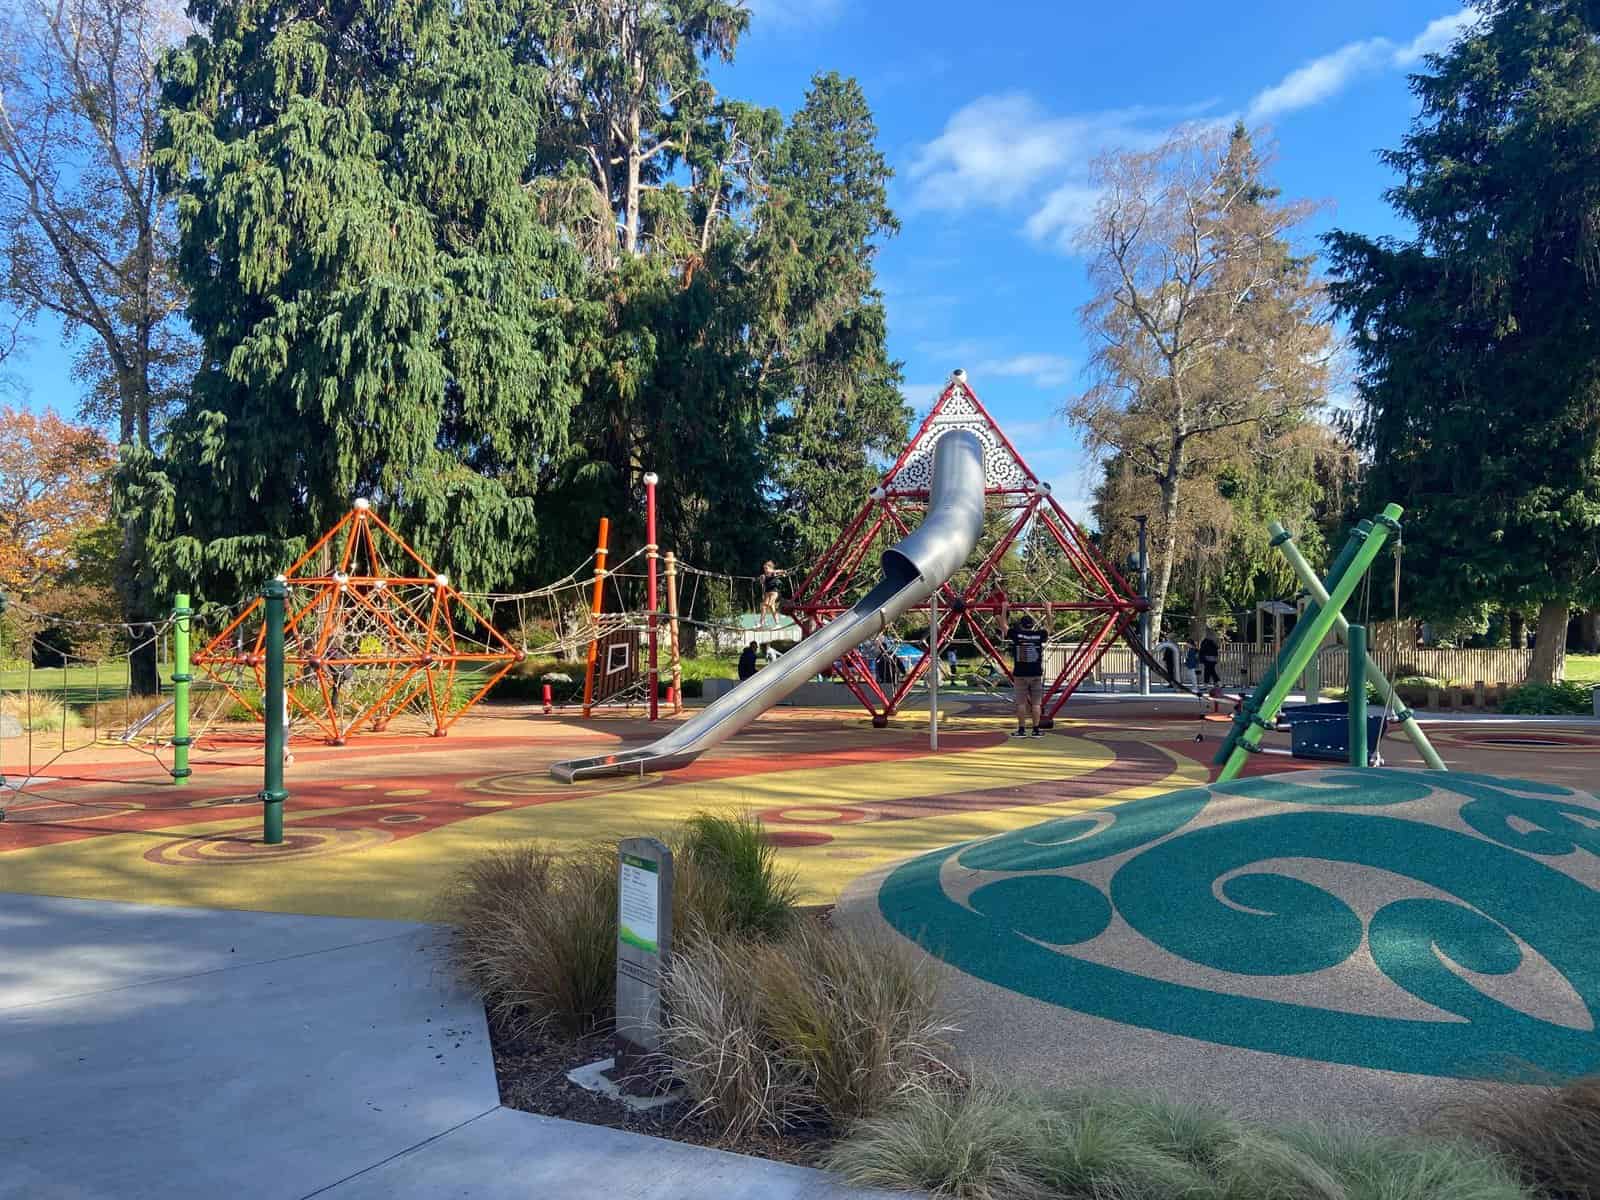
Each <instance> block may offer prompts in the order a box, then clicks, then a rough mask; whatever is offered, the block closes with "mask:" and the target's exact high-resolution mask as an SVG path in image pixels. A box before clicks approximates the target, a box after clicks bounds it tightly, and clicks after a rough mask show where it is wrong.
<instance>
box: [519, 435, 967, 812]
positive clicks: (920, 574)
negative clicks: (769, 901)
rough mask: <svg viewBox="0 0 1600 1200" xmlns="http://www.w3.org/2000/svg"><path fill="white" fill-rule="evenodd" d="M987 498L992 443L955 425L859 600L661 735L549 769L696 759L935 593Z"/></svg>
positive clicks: (569, 775) (963, 551)
mask: <svg viewBox="0 0 1600 1200" xmlns="http://www.w3.org/2000/svg"><path fill="white" fill-rule="evenodd" d="M983 497H984V476H983V443H982V442H980V441H979V440H978V437H977V435H976V434H974V433H971V432H969V431H967V430H965V429H952V430H950V431H949V432H947V433H945V434H943V435H942V436H941V437H940V438H939V440H938V442H937V443H936V444H935V446H934V451H933V486H932V488H931V489H930V491H929V496H928V512H927V515H926V516H925V517H924V518H923V521H922V524H921V525H919V526H918V527H917V528H916V529H915V530H913V531H912V532H911V534H909V535H908V536H907V537H905V538H904V539H902V540H901V541H900V542H898V543H897V544H895V545H894V546H891V547H890V548H889V549H887V550H885V551H884V552H883V559H882V562H883V579H882V580H881V581H880V582H879V583H878V585H877V586H876V587H874V588H873V589H872V591H871V592H869V593H868V594H867V595H866V596H864V597H863V598H862V599H861V600H860V601H859V602H858V603H857V604H856V606H855V607H854V608H852V609H851V610H850V611H849V612H847V613H844V614H843V615H841V616H839V617H836V618H834V619H833V620H832V621H830V622H828V624H826V625H824V626H823V627H822V628H821V629H819V630H818V631H817V632H816V633H814V634H812V635H811V636H810V637H807V638H804V639H802V640H801V642H800V644H799V645H797V646H796V647H795V648H794V649H793V650H790V651H789V652H788V653H787V654H785V655H783V657H781V658H780V659H778V661H777V662H775V663H773V664H772V665H771V666H769V667H767V668H766V669H765V670H762V671H758V672H757V673H756V674H755V675H753V676H752V677H751V678H749V679H747V680H745V681H744V682H743V683H741V684H739V686H738V687H736V688H734V689H733V690H732V691H731V692H729V693H728V694H727V695H725V696H721V697H718V699H717V700H716V701H714V702H713V703H712V704H710V705H708V706H707V707H706V708H705V709H704V710H703V711H702V712H701V713H700V714H699V715H698V716H696V717H694V718H692V719H691V720H689V721H685V722H684V723H683V724H682V725H680V726H678V728H676V729H674V730H673V731H672V732H671V733H669V734H667V735H666V736H665V737H663V738H661V739H659V740H658V741H655V742H652V743H651V744H650V745H648V746H643V747H640V748H639V749H637V750H624V751H622V752H620V753H617V754H601V755H597V756H595V757H593V758H573V759H568V760H567V761H565V762H558V763H555V764H553V765H552V766H551V767H550V774H551V775H552V776H554V777H555V778H556V779H559V780H561V781H562V782H564V783H573V782H575V781H576V780H579V779H589V778H593V777H594V776H598V775H643V774H644V773H645V772H646V771H670V770H672V769H673V768H675V767H681V766H685V765H686V764H688V763H691V762H693V761H694V760H695V759H696V758H699V757H700V755H702V754H704V753H705V752H706V751H707V750H709V749H711V747H713V746H715V745H716V744H717V743H718V742H720V741H722V740H723V739H724V738H728V737H731V736H732V735H733V734H735V733H737V732H738V731H739V730H741V729H743V728H744V727H745V726H746V725H748V724H749V723H750V722H751V721H753V720H755V719H756V718H757V717H759V716H760V715H761V714H762V713H764V712H766V711H767V709H769V708H771V707H772V706H773V705H774V704H776V703H778V701H780V700H782V699H783V698H784V697H785V696H787V695H788V694H789V693H790V692H792V691H793V690H794V689H795V688H797V687H798V686H799V685H800V684H802V683H804V682H805V681H806V680H808V679H810V678H811V677H812V676H813V675H815V674H816V673H817V672H818V671H820V670H821V669H822V668H823V667H826V666H828V665H830V664H831V663H833V662H834V661H835V660H836V659H839V658H842V657H843V656H844V655H846V654H848V653H849V652H850V651H851V650H854V649H855V648H856V647H857V646H859V645H860V644H861V643H862V642H865V641H867V640H868V639H869V638H873V637H876V636H877V635H878V634H879V633H881V632H882V631H883V630H884V629H885V628H887V627H888V626H889V625H890V624H891V623H893V622H894V621H896V620H898V619H899V617H900V616H901V615H902V614H903V613H905V612H906V610H908V609H910V608H912V607H914V606H916V605H918V604H921V603H922V602H923V601H924V600H926V599H927V598H928V597H929V596H931V595H932V594H933V590H934V589H935V588H936V587H938V586H939V585H940V584H942V583H943V582H944V581H945V580H947V579H949V578H950V576H951V575H953V574H955V573H956V571H957V570H958V569H960V567H961V566H962V564H963V563H965V562H966V561H967V557H968V556H969V555H970V554H971V553H972V550H973V547H975V546H976V545H977V544H978V539H979V537H981V536H982V534H983V507H984V499H983Z"/></svg>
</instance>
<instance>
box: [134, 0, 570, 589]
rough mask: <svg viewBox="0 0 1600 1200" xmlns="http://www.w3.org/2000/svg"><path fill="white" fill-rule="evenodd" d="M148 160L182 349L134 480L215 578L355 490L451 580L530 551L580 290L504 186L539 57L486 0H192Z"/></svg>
mask: <svg viewBox="0 0 1600 1200" xmlns="http://www.w3.org/2000/svg"><path fill="white" fill-rule="evenodd" d="M194 15H195V17H196V18H197V20H198V22H199V24H200V26H201V28H203V29H204V30H206V33H205V34H204V35H203V36H196V37H192V38H191V39H190V40H189V42H188V44H187V46H186V47H185V48H184V49H183V50H182V52H181V53H179V54H177V55H175V56H174V58H173V60H172V61H171V63H170V65H169V67H168V72H167V74H168V81H167V89H166V97H165V102H166V107H165V113H164V115H165V121H166V126H165V131H164V145H163V151H162V162H163V167H164V170H165V174H166V180H167V182H168V186H169V187H170V188H171V190H172V191H173V192H175V193H176V195H177V197H178V205H179V216H180V231H181V241H180V253H179V266H180V270H181V273H182V276H183V280H184V282H185V284H186V285H187V286H188V288H189V290H190V294H191V304H190V310H189V313H190V318H191V320H192V322H193V324H194V326H195V328H196V330H197V331H198V332H199V334H200V336H201V338H202V339H203V345H204V358H203V363H202V365H201V367H200V370H199V373H198V374H197V376H196V378H195V380H194V385H193V390H192V396H191V399H190V402H189V404H188V406H187V408H186V410H185V412H184V413H183V415H182V416H181V418H179V420H178V421H176V422H175V424H174V427H173V430H172V436H171V439H170V445H169V446H168V448H167V453H166V455H165V461H164V462H161V463H156V462H153V461H150V462H145V463H143V464H142V466H143V468H144V470H143V474H142V476H141V478H140V479H139V480H138V481H137V482H136V483H135V485H134V487H133V490H134V492H135V494H136V497H137V502H139V503H142V504H144V505H146V506H147V507H148V508H149V509H150V510H151V511H153V512H154V513H155V514H156V516H157V521H158V528H157V529H156V530H155V534H156V536H157V538H158V539H159V542H160V548H161V551H162V561H163V563H164V565H165V567H166V569H167V571H168V572H169V573H170V574H171V575H173V576H174V577H176V578H178V579H182V580H184V581H185V582H190V581H203V585H204V586H203V588H202V590H204V591H206V592H207V593H208V594H210V595H212V596H215V597H218V598H223V597H231V596H236V595H238V593H239V592H240V591H241V590H243V589H246V588H249V587H251V586H252V585H254V584H256V583H257V582H258V581H259V580H260V579H262V578H263V577H264V576H266V575H267V574H270V573H271V572H272V571H273V570H275V569H278V568H280V567H281V566H282V565H283V564H285V563H286V562H287V561H288V560H289V559H290V558H291V557H293V555H294V554H295V552H296V550H297V549H298V548H299V547H300V546H302V545H303V544H304V542H305V539H306V538H307V537H310V536H314V535H315V534H316V533H318V532H320V531H321V529H322V528H324V527H325V526H327V525H328V524H330V523H331V522H332V521H333V520H335V519H336V518H337V517H338V515H339V514H340V513H341V512H343V511H344V510H345V509H346V507H347V506H348V505H349V503H350V502H351V500H352V499H353V498H354V497H356V496H362V495H364V496H368V497H370V498H371V499H372V500H373V502H374V503H375V504H377V505H379V506H380V507H381V508H383V509H384V510H386V511H387V512H389V513H390V514H392V516H393V518H394V520H395V521H396V523H397V524H398V525H399V526H400V527H401V528H403V529H405V530H406V531H407V532H408V534H409V535H410V536H411V537H412V539H413V540H414V542H415V543H416V544H417V545H418V548H419V549H420V550H422V551H423V553H424V554H425V555H426V556H428V557H429V558H430V560H431V561H433V562H434V563H435V565H436V566H438V567H440V568H441V569H444V570H448V571H449V572H451V573H452V574H453V575H455V576H457V577H458V578H460V579H462V580H466V581H470V582H472V583H474V584H477V585H489V584H494V583H496V582H499V581H501V580H504V579H506V578H507V577H509V576H510V575H511V574H512V573H513V572H514V571H515V570H516V569H517V568H518V566H519V565H521V564H522V563H523V562H525V561H526V559H527V557H528V555H529V554H530V552H531V551H532V550H533V548H534V542H535V537H536V526H535V521H534V507H533V502H532V500H531V498H530V496H531V492H532V490H533V488H534V486H535V483H536V481H537V479H538V476H539V472H540V469H541V467H542V466H543V465H544V463H545V462H546V461H547V460H548V459H549V458H551V457H552V456H555V455H558V454H560V453H561V452H562V450H563V448H564V446H565V444H566V439H567V431H568V423H569V417H570V414H571V411H572V409H573V407H574V406H575V405H576V403H577V402H578V398H579V381H580V379H581V377H582V372H583V369H584V367H585V365H586V364H585V361H584V359H583V354H584V347H585V345H586V344H588V343H590V342H592V333H591V331H592V329H593V328H594V322H595V314H594V312H593V310H592V306H590V305H588V304H587V303H586V302H585V301H584V300H583V299H582V295H583V276H582V264H581V262H580V260H579V258H578V256H577V254H576V253H575V251H574V250H573V249H572V248H571V246H570V245H569V244H567V243H566V242H565V241H563V240H562V239H561V238H560V237H558V236H557V235H556V234H555V233H554V232H553V231H551V230H550V229H549V228H547V226H546V225H545V224H544V222H543V221H542V220H541V217H540V213H539V210H538V205H537V201H536V199H535V198H534V197H533V196H531V195H530V194H529V192H528V191H527V190H526V189H525V188H524V186H523V184H524V181H525V175H526V172H527V171H528V169H529V167H530V165H531V163H532V162H533V160H534V157H535V153H536V148H537V143H536V139H537V136H538V131H539V116H540V113H539V86H538V85H539V80H538V78H537V76H536V74H535V73H534V72H532V71H530V70H528V69H526V68H525V67H521V66H519V65H518V63H517V60H516V38H515V35H516V33H517V31H518V29H519V28H520V27H521V23H522V18H523V16H524V14H523V13H521V12H520V11H518V10H517V9H516V7H515V5H507V4H500V3H493V2H491V0H412V2H409V3H403V4H399V5H396V4H392V3H388V2H386V0H342V2H341V3H337V4H333V5H328V4H322V3H312V2H310V0H200V2H199V3H197V4H196V5H195V7H194Z"/></svg>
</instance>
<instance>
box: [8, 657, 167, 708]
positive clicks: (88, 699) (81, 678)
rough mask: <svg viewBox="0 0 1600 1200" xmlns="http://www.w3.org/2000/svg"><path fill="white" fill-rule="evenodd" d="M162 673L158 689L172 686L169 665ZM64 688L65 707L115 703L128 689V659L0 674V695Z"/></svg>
mask: <svg viewBox="0 0 1600 1200" xmlns="http://www.w3.org/2000/svg"><path fill="white" fill-rule="evenodd" d="M157 669H158V670H159V672H160V674H161V690H162V691H163V692H165V691H168V690H170V689H171V687H172V664H171V663H162V664H161V665H160V666H159V667H158V668H157ZM63 688H65V689H66V696H65V699H66V702H67V703H68V704H93V703H94V702H95V701H97V700H114V699H116V698H117V697H118V696H121V695H123V694H125V693H126V692H127V690H128V660H127V659H125V658H122V659H108V660H107V661H105V662H103V663H101V664H100V665H99V666H97V667H96V666H73V667H67V668H66V669H65V670H62V669H60V668H49V669H47V668H44V667H35V668H33V670H32V671H29V670H26V669H25V668H20V667H14V668H12V669H10V670H6V671H0V692H22V691H28V690H30V689H31V690H33V691H35V692H44V693H48V694H50V695H58V694H60V693H61V691H62V689H63Z"/></svg>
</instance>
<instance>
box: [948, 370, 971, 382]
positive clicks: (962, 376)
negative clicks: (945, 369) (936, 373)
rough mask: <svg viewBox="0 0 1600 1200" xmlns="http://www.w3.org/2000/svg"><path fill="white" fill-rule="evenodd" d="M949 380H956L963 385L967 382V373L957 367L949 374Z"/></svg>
mask: <svg viewBox="0 0 1600 1200" xmlns="http://www.w3.org/2000/svg"><path fill="white" fill-rule="evenodd" d="M950 378H951V379H955V380H958V381H959V382H961V383H965V382H966V381H967V373H966V371H964V370H962V369H961V368H960V367H957V368H956V369H955V370H954V371H951V372H950Z"/></svg>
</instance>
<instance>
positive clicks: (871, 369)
mask: <svg viewBox="0 0 1600 1200" xmlns="http://www.w3.org/2000/svg"><path fill="white" fill-rule="evenodd" d="M876 138H877V126H876V125H875V124H874V122H873V119H872V112H871V110H870V109H869V108H868V107H867V100H866V97H865V95H863V94H862V91H861V87H860V85H859V84H858V83H856V81H855V80H854V79H846V78H843V77H841V76H840V75H838V74H837V73H833V72H830V73H828V74H819V75H817V76H816V77H815V78H814V79H813V80H812V82H811V89H810V91H809V93H808V94H807V96H806V102H805V105H804V107H802V108H801V109H800V111H799V112H798V113H796V114H795V116H794V119H793V120H792V121H791V122H790V124H789V128H788V129H787V130H786V131H785V133H784V136H783V141H782V143H781V144H780V146H779V149H778V155H777V162H776V164H775V166H774V169H773V172H772V178H771V191H770V197H769V199H768V202H767V203H766V205H764V206H763V208H762V210H761V214H760V223H759V229H758V232H757V234H756V237H755V245H754V247H753V252H752V258H753V261H754V266H755V270H754V278H755V279H756V280H757V281H758V282H757V285H756V286H757V287H758V288H759V290H760V292H761V296H760V299H759V308H760V311H761V318H760V321H759V323H758V324H757V326H756V333H755V341H756V347H755V349H756V356H757V359H758V361H759V364H760V365H759V378H760V380H761V382H762V384H763V385H764V386H765V387H767V388H768V389H770V390H771V392H772V393H773V396H774V411H773V415H772V419H771V425H770V436H771V439H772V442H771V447H770V453H771V456H772V484H773V487H774V488H775V489H776V493H777V496H778V499H779V511H780V513H781V517H780V523H781V531H782V535H783V537H784V539H785V541H786V543H787V549H788V550H789V552H790V553H792V554H797V555H801V556H809V555H814V554H816V553H819V552H820V551H822V550H824V549H826V548H827V546H828V544H829V543H830V542H831V541H832V540H833V537H834V536H835V535H836V534H837V533H838V531H839V529H840V528H841V527H842V526H843V525H844V524H845V523H846V522H847V521H848V520H849V519H850V518H851V517H852V516H853V515H854V513H855V510H856V509H857V508H859V507H860V505H861V503H862V500H863V498H864V497H865V495H866V493H867V491H868V490H869V489H870V488H871V487H872V485H873V483H875V482H876V479H877V476H878V475H879V474H880V473H881V469H882V462H881V460H882V459H883V458H884V457H886V456H887V457H892V456H893V455H894V453H895V452H897V451H898V450H899V449H900V448H901V447H902V446H903V445H904V444H905V441H906V438H907V436H908V423H909V412H908V411H907V409H906V406H905V403H904V401H903V400H902V399H901V397H900V383H901V375H900V365H899V364H898V363H896V362H893V361H891V360H890V358H889V354H888V348H887V345H886V341H887V335H888V331H887V320H886V317H885V314H884V309H883V295H882V293H881V292H879V291H878V288H877V283H876V279H875V276H874V273H873V260H874V259H875V257H876V256H877V251H878V244H879V242H881V241H882V239H884V238H885V237H889V236H891V235H893V234H894V233H895V232H897V231H898V230H899V228H900V223H899V222H898V221H897V220H896V219H895V217H894V214H893V213H892V212H890V211H889V204H888V194H887V184H888V181H889V179H890V177H891V176H892V174H893V172H892V171H891V170H890V168H889V164H888V161H887V160H886V159H885V158H884V156H883V154H882V153H881V152H880V151H879V150H878V147H877V145H876Z"/></svg>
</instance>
